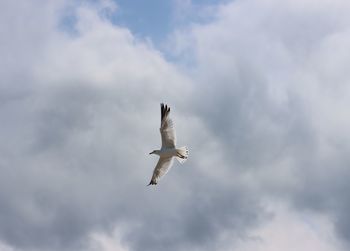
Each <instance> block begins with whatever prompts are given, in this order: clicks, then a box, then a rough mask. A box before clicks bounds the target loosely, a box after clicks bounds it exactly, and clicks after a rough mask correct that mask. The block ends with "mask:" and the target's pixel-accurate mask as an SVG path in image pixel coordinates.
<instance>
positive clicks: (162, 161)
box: [148, 157, 173, 185]
mask: <svg viewBox="0 0 350 251" xmlns="http://www.w3.org/2000/svg"><path fill="white" fill-rule="evenodd" d="M172 164H173V157H166V158H159V160H158V163H157V165H156V167H155V168H154V171H153V175H152V179H151V182H150V183H149V184H148V185H157V183H158V181H159V179H160V178H161V177H163V176H164V175H165V174H166V173H167V172H168V171H169V169H170V168H171V166H172Z"/></svg>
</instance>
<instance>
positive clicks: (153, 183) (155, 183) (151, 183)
mask: <svg viewBox="0 0 350 251" xmlns="http://www.w3.org/2000/svg"><path fill="white" fill-rule="evenodd" d="M150 185H157V182H154V181H153V180H151V182H150V183H149V184H148V185H147V186H150Z"/></svg>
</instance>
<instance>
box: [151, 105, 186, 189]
mask: <svg viewBox="0 0 350 251" xmlns="http://www.w3.org/2000/svg"><path fill="white" fill-rule="evenodd" d="M160 110H161V122H160V128H159V130H160V135H161V137H162V147H161V149H160V150H154V151H152V152H151V153H150V154H157V155H159V160H158V163H157V165H156V167H155V168H154V170H153V175H152V179H151V182H150V183H149V184H148V186H149V185H157V183H158V181H159V180H160V178H161V177H163V176H164V175H165V174H166V173H167V172H168V171H169V169H170V168H171V166H172V164H173V160H174V157H175V158H176V159H177V160H178V161H179V162H180V163H181V164H182V163H184V162H185V161H186V160H187V158H188V148H187V147H186V146H183V147H180V148H176V135H175V129H174V124H173V121H172V120H171V119H170V117H169V113H170V107H168V106H167V105H164V104H163V103H162V104H160Z"/></svg>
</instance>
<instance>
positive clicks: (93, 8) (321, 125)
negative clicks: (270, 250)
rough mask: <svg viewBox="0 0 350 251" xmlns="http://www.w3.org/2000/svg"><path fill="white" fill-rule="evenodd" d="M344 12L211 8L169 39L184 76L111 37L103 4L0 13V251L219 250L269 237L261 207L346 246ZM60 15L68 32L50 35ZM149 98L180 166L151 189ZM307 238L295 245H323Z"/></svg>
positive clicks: (122, 31)
mask: <svg viewBox="0 0 350 251" xmlns="http://www.w3.org/2000/svg"><path fill="white" fill-rule="evenodd" d="M346 7H348V6H347V4H346V3H344V2H342V1H335V2H334V1H332V2H330V1H326V0H325V1H321V2H317V3H316V2H314V1H306V2H305V1H304V2H303V5H301V1H285V3H283V4H281V3H280V2H278V1H273V0H269V1H267V0H266V1H253V0H251V1H234V2H232V3H227V4H225V5H222V6H218V7H217V8H215V11H217V13H216V14H215V19H214V20H213V21H211V22H209V23H206V24H193V25H191V26H190V27H187V28H186V29H185V30H178V31H176V32H175V33H174V34H175V35H174V36H176V39H174V43H172V44H171V45H172V46H173V47H172V48H173V52H174V53H175V54H176V53H178V54H176V55H177V56H178V57H179V58H181V57H182V56H183V55H184V54H186V53H187V52H189V53H188V54H187V55H186V60H189V61H186V62H184V63H185V64H184V65H185V66H186V67H184V65H181V63H182V61H181V60H178V61H177V62H176V64H175V63H171V62H168V61H166V60H165V59H164V56H163V55H162V53H161V52H159V51H158V50H157V48H154V47H153V46H152V44H150V43H149V42H147V41H146V40H142V39H140V38H135V36H133V34H132V33H131V32H130V31H129V30H128V29H126V28H122V27H119V26H116V25H114V24H113V23H112V22H111V21H110V15H111V13H112V12H113V11H118V9H117V8H116V7H115V5H113V4H112V2H109V1H103V2H98V3H95V2H94V3H88V4H86V3H82V2H79V3H77V4H74V5H72V4H68V3H66V2H65V1H59V2H56V1H52V2H47V3H46V4H45V5H42V4H41V3H39V2H37V1H33V2H30V3H29V2H24V1H23V2H20V3H18V4H17V5H14V4H13V3H10V2H9V3H8V4H7V5H6V9H4V8H2V11H1V12H4V15H0V16H1V21H2V22H1V23H3V24H4V23H7V24H8V26H2V27H1V28H2V30H3V31H4V33H6V34H11V36H5V45H6V46H4V47H2V48H1V49H0V50H1V51H0V52H1V53H2V55H6V56H4V58H5V60H4V61H2V63H1V67H0V68H1V69H2V73H3V74H1V78H2V82H3V83H4V84H3V85H1V87H0V88H1V90H2V91H1V92H0V93H1V94H0V102H1V109H0V113H1V116H2V118H3V121H2V126H1V129H0V137H1V142H0V150H1V151H0V156H1V158H0V191H1V192H0V205H1V206H0V212H1V214H0V223H1V224H0V239H1V242H2V243H4V244H1V245H4V247H5V248H7V249H9V250H12V249H13V250H21V251H22V250H25V251H26V250H48V251H49V250H50V251H51V250H94V249H98V250H100V249H104V250H114V249H116V250H118V249H121V250H124V249H125V250H164V249H166V250H189V249H190V250H213V249H214V250H227V249H232V248H237V247H238V243H240V242H241V241H242V240H243V242H245V240H248V239H249V237H250V236H251V233H253V232H254V230H256V229H261V228H262V227H263V226H267V229H268V230H265V231H262V232H259V233H258V235H261V236H262V238H267V239H268V240H271V239H269V235H266V233H269V231H272V233H274V231H275V230H274V229H278V227H277V228H276V225H273V224H272V225H269V224H267V223H268V222H271V221H273V220H272V219H273V218H272V217H271V211H274V210H271V209H269V208H268V207H266V203H271V202H275V201H278V202H279V203H284V204H285V205H286V207H288V206H289V207H290V208H289V209H288V210H291V211H293V213H290V212H289V211H288V210H287V211H288V213H287V216H286V217H285V218H283V219H282V222H285V221H287V222H288V219H289V217H291V218H293V217H294V213H295V214H298V213H299V214H301V213H302V212H304V211H308V212H311V215H313V214H321V215H322V217H325V218H326V219H327V224H328V221H330V222H331V224H334V227H335V231H336V233H337V234H338V236H339V237H341V239H342V240H345V243H346V242H347V241H348V240H349V236H348V232H349V231H348V229H349V226H350V225H349V217H348V214H347V212H348V209H349V205H350V203H349V200H348V199H347V194H346V191H347V190H348V189H347V188H348V185H347V184H348V182H347V180H348V177H349V173H348V171H347V168H346V167H347V163H348V157H347V152H348V148H349V144H348V143H347V142H348V140H347V138H348V136H347V135H348V133H347V131H348V128H349V119H347V117H348V116H347V107H348V100H349V97H348V96H349V90H348V87H347V84H346V83H347V82H348V79H349V76H348V73H347V71H346V67H345V65H347V63H348V61H349V57H347V56H346V55H347V54H346V52H347V51H348V49H349V48H348V44H349V43H348V40H349V31H348V29H347V27H348V26H347V24H348V23H349V18H348V15H347V13H346ZM67 8H70V12H69V13H70V14H72V15H74V18H73V20H74V22H72V23H69V22H68V23H64V22H63V26H64V25H68V27H62V18H63V19H64V18H66V16H65V10H67ZM39 10H40V11H39ZM5 13H17V15H15V17H13V15H10V14H6V15H5ZM32 16H33V19H31V17H32ZM26 21H28V22H26ZM65 28H69V29H65ZM71 29H72V30H71ZM72 31H74V32H72ZM188 62H190V64H187V63H188ZM162 101H164V102H168V103H169V104H170V105H171V107H172V111H173V116H174V120H175V122H176V127H177V131H178V135H179V144H180V145H188V146H189V148H190V150H191V155H190V159H189V160H188V162H187V163H186V165H184V166H179V165H175V166H174V168H173V169H172V170H171V172H170V174H169V176H166V177H165V178H164V180H163V182H161V183H160V184H159V186H157V187H156V188H151V189H149V187H148V188H146V184H147V183H148V179H149V178H150V175H151V172H152V168H153V166H154V164H155V161H156V160H155V159H153V158H150V157H149V156H148V155H147V153H148V152H149V151H150V150H152V149H153V148H157V147H158V145H159V133H158V130H157V128H158V126H159V107H158V105H159V103H160V102H162ZM282 214H283V210H282ZM290 215H292V216H290ZM316 221H317V220H316ZM320 222H321V223H319V222H318V221H317V224H320V225H322V224H323V223H322V222H323V221H322V220H321V221H320ZM265 224H267V225H265ZM323 226H324V225H322V229H323ZM299 228H300V229H301V230H303V231H304V232H306V233H307V234H310V236H311V235H313V234H314V232H313V231H309V230H308V229H306V230H305V224H304V222H299V223H296V225H295V226H294V228H293V229H291V230H290V231H291V232H290V233H295V232H298V231H297V230H298V229H299ZM324 228H326V229H328V225H326V227H324ZM330 228H331V227H330ZM115 229H117V230H118V231H117V232H115V231H116V230H115ZM276 231H277V230H276ZM288 231H289V230H288ZM288 233H289V232H288ZM288 233H287V234H286V236H288ZM319 238H320V237H315V238H314V239H312V241H311V242H309V241H306V242H305V243H304V244H305V245H304V246H303V243H301V245H300V246H301V247H305V246H307V245H310V246H313V247H315V246H317V245H319V244H320V243H321V244H320V245H321V246H322V247H325V248H327V249H328V248H329V249H331V248H332V247H333V246H332V244H330V246H327V245H325V244H324V242H318V241H319ZM272 239H273V238H272ZM248 242H249V241H247V243H248ZM277 244H278V243H276V245H277ZM274 245H275V243H273V244H271V245H270V246H271V247H273V246H274ZM314 245H315V246H314ZM113 248H114V249H113ZM257 248H258V247H257ZM335 249H338V247H337V246H336V245H334V250H335ZM339 250H340V248H339Z"/></svg>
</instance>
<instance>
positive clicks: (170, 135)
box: [159, 103, 176, 148]
mask: <svg viewBox="0 0 350 251" xmlns="http://www.w3.org/2000/svg"><path fill="white" fill-rule="evenodd" d="M160 110H161V123H160V129H159V130H160V135H161V136H162V148H163V147H166V148H172V147H175V145H176V134H175V128H174V124H173V121H172V120H171V119H170V118H169V113H170V107H168V106H167V105H164V104H163V103H162V104H161V105H160Z"/></svg>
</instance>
